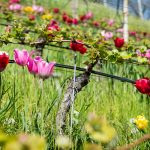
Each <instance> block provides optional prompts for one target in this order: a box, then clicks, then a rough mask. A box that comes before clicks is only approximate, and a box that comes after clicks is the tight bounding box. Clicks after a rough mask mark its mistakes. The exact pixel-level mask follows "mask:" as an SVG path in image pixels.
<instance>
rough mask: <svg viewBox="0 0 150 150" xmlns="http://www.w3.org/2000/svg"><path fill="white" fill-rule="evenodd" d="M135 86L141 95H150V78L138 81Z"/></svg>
mask: <svg viewBox="0 0 150 150" xmlns="http://www.w3.org/2000/svg"><path fill="white" fill-rule="evenodd" d="M135 86H136V88H137V89H138V90H139V91H140V92H141V93H143V94H147V95H150V78H142V79H139V80H136V81H135Z"/></svg>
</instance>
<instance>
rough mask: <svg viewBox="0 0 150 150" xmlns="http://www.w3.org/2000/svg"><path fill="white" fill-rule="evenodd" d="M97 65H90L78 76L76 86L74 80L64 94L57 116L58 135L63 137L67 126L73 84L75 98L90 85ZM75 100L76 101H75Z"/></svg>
mask: <svg viewBox="0 0 150 150" xmlns="http://www.w3.org/2000/svg"><path fill="white" fill-rule="evenodd" d="M96 63H97V61H95V63H93V64H90V65H88V69H87V71H85V72H84V73H82V74H80V75H78V76H76V79H75V84H74V80H73V79H72V80H71V81H70V83H69V85H68V87H67V90H66V92H65V94H64V98H63V100H62V102H61V105H60V109H59V110H58V113H57V116H56V129H57V134H58V135H63V134H64V130H65V126H66V117H67V113H68V112H69V110H70V108H71V105H72V104H73V102H72V94H73V84H74V88H75V90H74V97H76V95H77V94H78V93H79V92H80V91H81V90H82V88H83V87H85V86H86V85H87V84H88V83H89V79H90V75H91V71H92V68H93V67H94V66H95V64H96ZM74 100H75V99H74Z"/></svg>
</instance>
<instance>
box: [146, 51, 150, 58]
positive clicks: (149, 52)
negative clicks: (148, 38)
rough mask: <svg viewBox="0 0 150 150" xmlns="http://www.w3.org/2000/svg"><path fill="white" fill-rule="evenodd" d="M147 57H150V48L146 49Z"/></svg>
mask: <svg viewBox="0 0 150 150" xmlns="http://www.w3.org/2000/svg"><path fill="white" fill-rule="evenodd" d="M145 57H146V58H148V59H150V49H148V50H146V53H145Z"/></svg>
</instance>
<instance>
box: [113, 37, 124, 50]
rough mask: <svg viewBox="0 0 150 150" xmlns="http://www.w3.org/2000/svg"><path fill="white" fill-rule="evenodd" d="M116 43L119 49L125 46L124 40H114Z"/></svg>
mask: <svg viewBox="0 0 150 150" xmlns="http://www.w3.org/2000/svg"><path fill="white" fill-rule="evenodd" d="M114 42H115V46H116V47H117V48H121V47H122V46H123V45H124V39H122V38H118V37H117V38H116V39H115V40H114Z"/></svg>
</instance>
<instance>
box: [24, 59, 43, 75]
mask: <svg viewBox="0 0 150 150" xmlns="http://www.w3.org/2000/svg"><path fill="white" fill-rule="evenodd" d="M40 61H42V58H41V57H40V56H36V57H35V58H34V59H33V58H31V57H29V59H28V63H27V68H28V71H29V72H30V73H32V74H37V73H38V67H37V64H38V63H39V62H40Z"/></svg>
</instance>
